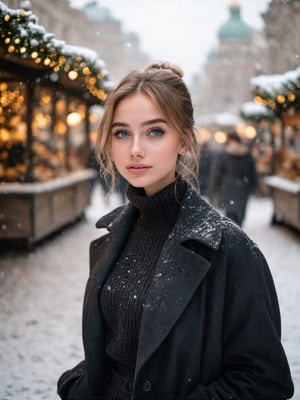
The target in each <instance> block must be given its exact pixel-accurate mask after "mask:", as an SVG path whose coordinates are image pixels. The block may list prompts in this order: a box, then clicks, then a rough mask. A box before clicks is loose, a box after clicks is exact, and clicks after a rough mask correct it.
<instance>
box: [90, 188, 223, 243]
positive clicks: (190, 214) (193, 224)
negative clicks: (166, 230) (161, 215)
mask: <svg viewBox="0 0 300 400" xmlns="http://www.w3.org/2000/svg"><path fill="white" fill-rule="evenodd" d="M135 212H136V209H135V208H134V206H133V205H132V204H131V203H129V204H127V205H126V206H121V207H119V208H117V209H115V210H113V211H111V212H110V213H109V214H107V215H105V216H104V217H102V218H101V219H100V220H99V221H98V222H97V223H96V227H97V228H105V229H107V230H108V231H110V232H114V231H119V230H121V231H122V230H124V228H125V227H128V224H129V225H130V224H131V223H132V221H133V218H134V214H135ZM221 221H222V217H221V215H220V214H219V213H218V212H217V211H216V210H214V209H213V208H212V207H211V206H210V205H209V204H208V203H207V202H206V201H205V200H204V199H202V198H201V197H200V195H199V194H198V193H197V192H196V191H195V190H194V189H193V188H192V187H191V186H188V188H187V191H186V193H185V195H184V197H183V199H182V204H181V209H180V212H179V215H178V219H177V221H176V224H175V227H174V230H173V232H172V235H173V238H174V240H176V241H178V242H181V243H182V242H184V241H187V240H189V239H192V240H196V241H199V242H201V243H202V244H204V245H205V246H208V247H210V248H212V249H214V250H216V249H217V248H218V247H219V245H220V241H221V237H222V229H221Z"/></svg>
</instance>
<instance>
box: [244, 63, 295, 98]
mask: <svg viewBox="0 0 300 400" xmlns="http://www.w3.org/2000/svg"><path fill="white" fill-rule="evenodd" d="M299 82H300V67H298V68H297V69H295V70H293V71H287V72H285V73H284V74H274V75H260V76H255V77H253V78H251V79H250V85H251V86H252V87H253V88H256V89H260V90H261V91H263V92H266V93H268V94H269V95H270V96H272V97H273V96H276V95H277V94H278V93H284V92H286V91H291V90H293V89H294V88H295V85H298V84H299Z"/></svg>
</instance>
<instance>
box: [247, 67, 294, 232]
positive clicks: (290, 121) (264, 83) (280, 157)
mask: <svg viewBox="0 0 300 400" xmlns="http://www.w3.org/2000/svg"><path fill="white" fill-rule="evenodd" d="M251 85H252V88H253V93H254V100H255V102H256V103H257V104H260V105H262V106H264V107H267V108H268V109H269V110H271V111H272V112H273V115H274V118H275V119H276V122H275V124H276V126H277V128H278V127H279V129H276V130H274V133H276V137H275V139H276V140H273V145H274V152H275V155H276V157H275V162H274V167H273V168H272V173H273V175H272V176H270V177H266V179H265V182H266V184H267V185H268V186H269V188H270V189H271V194H272V198H273V204H274V214H273V218H272V222H275V223H277V222H282V223H285V224H287V225H290V226H292V227H294V228H296V229H298V230H300V92H299V87H300V68H297V69H296V70H293V71H288V72H286V73H284V74H278V75H268V76H264V75H262V76H258V77H255V78H252V80H251ZM278 131H279V132H278Z"/></svg>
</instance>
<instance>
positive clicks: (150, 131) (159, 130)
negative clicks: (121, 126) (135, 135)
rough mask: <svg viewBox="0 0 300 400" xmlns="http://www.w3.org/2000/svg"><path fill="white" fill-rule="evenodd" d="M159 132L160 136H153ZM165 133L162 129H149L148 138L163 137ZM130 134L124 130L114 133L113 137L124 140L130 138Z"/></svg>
mask: <svg viewBox="0 0 300 400" xmlns="http://www.w3.org/2000/svg"><path fill="white" fill-rule="evenodd" d="M154 131H155V132H159V135H154V136H153V135H151V133H152V132H154ZM164 133H165V131H164V130H163V129H162V128H151V129H149V131H148V132H147V136H150V137H157V136H162V135H163V134H164ZM123 134H125V135H126V136H123ZM129 135H130V134H129V132H127V131H124V130H119V131H116V132H114V133H113V136H115V137H116V138H117V139H123V138H125V137H128V136H129Z"/></svg>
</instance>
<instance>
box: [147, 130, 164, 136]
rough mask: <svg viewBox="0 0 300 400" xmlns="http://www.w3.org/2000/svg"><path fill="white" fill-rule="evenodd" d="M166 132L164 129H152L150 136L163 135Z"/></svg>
mask: <svg viewBox="0 0 300 400" xmlns="http://www.w3.org/2000/svg"><path fill="white" fill-rule="evenodd" d="M163 134H164V131H163V130H162V129H151V130H150V131H149V136H161V135H163Z"/></svg>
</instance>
